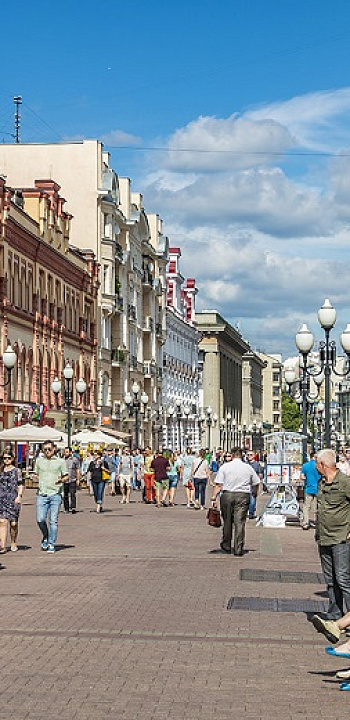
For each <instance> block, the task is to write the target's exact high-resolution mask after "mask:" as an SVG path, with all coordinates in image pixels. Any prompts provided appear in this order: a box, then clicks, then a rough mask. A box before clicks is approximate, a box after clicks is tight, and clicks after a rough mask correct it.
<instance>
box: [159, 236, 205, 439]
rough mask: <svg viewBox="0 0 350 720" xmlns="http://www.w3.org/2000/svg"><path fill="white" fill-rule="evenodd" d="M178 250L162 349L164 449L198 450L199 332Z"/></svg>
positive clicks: (191, 286) (172, 257)
mask: <svg viewBox="0 0 350 720" xmlns="http://www.w3.org/2000/svg"><path fill="white" fill-rule="evenodd" d="M180 257H181V250H180V248H169V264H168V268H167V300H166V340H165V345H164V349H163V387H162V414H163V445H164V446H165V447H172V448H176V449H177V450H179V451H182V450H184V448H186V447H192V448H196V449H197V448H198V446H199V424H198V413H199V384H198V381H199V375H198V332H197V327H196V321H195V298H196V294H197V288H196V283H195V280H194V278H189V279H187V280H185V278H184V277H183V275H182V274H181V272H180Z"/></svg>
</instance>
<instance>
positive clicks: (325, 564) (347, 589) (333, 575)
mask: <svg viewBox="0 0 350 720" xmlns="http://www.w3.org/2000/svg"><path fill="white" fill-rule="evenodd" d="M319 552H320V559H321V566H322V571H323V575H324V579H325V583H326V585H327V590H328V597H329V607H328V610H327V616H329V619H331V618H332V620H335V619H338V618H341V617H342V616H343V615H344V607H343V606H344V605H345V610H346V611H347V612H349V610H350V544H349V543H348V542H343V543H339V545H320V546H319Z"/></svg>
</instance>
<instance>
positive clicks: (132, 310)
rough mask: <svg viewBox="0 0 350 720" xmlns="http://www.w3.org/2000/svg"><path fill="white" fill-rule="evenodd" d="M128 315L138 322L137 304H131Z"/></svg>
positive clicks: (130, 318)
mask: <svg viewBox="0 0 350 720" xmlns="http://www.w3.org/2000/svg"><path fill="white" fill-rule="evenodd" d="M128 317H129V320H133V321H134V322H136V307H135V305H129V307H128Z"/></svg>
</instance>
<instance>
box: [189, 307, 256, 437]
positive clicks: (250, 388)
mask: <svg viewBox="0 0 350 720" xmlns="http://www.w3.org/2000/svg"><path fill="white" fill-rule="evenodd" d="M196 323H197V327H198V332H199V335H200V341H199V367H200V370H201V376H202V389H201V392H200V404H201V407H202V415H201V425H202V443H203V444H204V445H206V446H210V447H218V446H230V445H232V444H237V443H238V444H241V445H244V446H247V445H248V444H251V437H252V433H253V425H254V423H255V425H257V424H258V423H260V422H261V421H262V368H263V366H264V363H263V362H262V361H261V359H260V358H259V357H258V356H257V355H256V353H254V352H253V351H252V350H251V348H250V346H249V344H248V343H247V342H246V341H245V340H244V339H243V338H242V336H241V335H240V333H239V332H238V331H237V330H236V329H235V328H233V327H232V325H230V323H228V322H227V321H226V320H225V319H224V318H223V317H222V316H221V315H220V314H219V313H218V312H217V311H216V310H203V311H202V312H197V313H196Z"/></svg>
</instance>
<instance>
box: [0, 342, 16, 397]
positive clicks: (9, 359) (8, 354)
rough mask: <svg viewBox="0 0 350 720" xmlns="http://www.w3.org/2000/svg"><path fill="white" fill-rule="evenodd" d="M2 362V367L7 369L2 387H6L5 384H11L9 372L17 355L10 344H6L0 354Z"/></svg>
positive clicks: (14, 363)
mask: <svg viewBox="0 0 350 720" xmlns="http://www.w3.org/2000/svg"><path fill="white" fill-rule="evenodd" d="M2 362H3V363H4V367H5V368H6V371H7V380H6V382H5V383H4V385H3V387H7V385H10V384H11V373H12V370H13V368H14V367H15V365H16V363H17V355H16V353H15V351H14V349H13V348H12V346H11V345H8V346H7V348H6V350H5V352H4V354H3V356H2Z"/></svg>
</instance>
